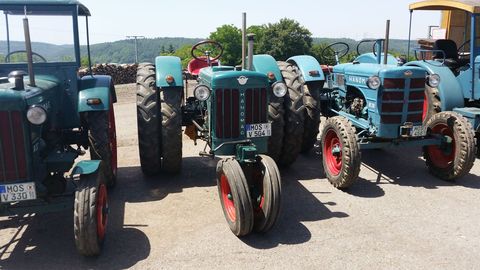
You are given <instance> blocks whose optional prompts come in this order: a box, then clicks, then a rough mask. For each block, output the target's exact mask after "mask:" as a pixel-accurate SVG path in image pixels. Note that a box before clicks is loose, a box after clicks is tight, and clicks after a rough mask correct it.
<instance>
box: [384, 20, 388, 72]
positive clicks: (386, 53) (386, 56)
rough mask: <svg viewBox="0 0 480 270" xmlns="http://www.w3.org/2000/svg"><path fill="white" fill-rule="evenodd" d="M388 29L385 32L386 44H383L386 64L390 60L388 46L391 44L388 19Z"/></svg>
mask: <svg viewBox="0 0 480 270" xmlns="http://www.w3.org/2000/svg"><path fill="white" fill-rule="evenodd" d="M386 28H387V30H386V33H385V45H384V46H383V50H384V51H383V64H384V65H386V64H387V62H388V46H389V45H390V44H389V43H390V20H387V27H386Z"/></svg>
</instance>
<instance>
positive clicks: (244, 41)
mask: <svg viewBox="0 0 480 270" xmlns="http://www.w3.org/2000/svg"><path fill="white" fill-rule="evenodd" d="M246 46H247V13H245V12H243V13H242V70H243V69H245V58H246V55H245V51H246V50H245V49H246V48H245V47H246Z"/></svg>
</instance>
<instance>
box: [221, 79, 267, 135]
mask: <svg viewBox="0 0 480 270" xmlns="http://www.w3.org/2000/svg"><path fill="white" fill-rule="evenodd" d="M242 92H243V95H242ZM215 98H216V100H215V103H216V104H215V105H216V110H217V114H216V115H215V118H216V120H215V127H216V129H215V130H216V133H215V135H216V137H217V138H220V139H230V138H238V137H240V131H241V129H242V128H243V126H241V125H240V118H243V117H244V118H245V123H246V124H257V123H266V122H267V90H266V88H249V89H246V90H239V89H216V90H215ZM243 99H244V100H243ZM242 100H243V104H245V112H244V115H243V113H242V112H241V111H242V109H241V106H240V105H241V103H242Z"/></svg>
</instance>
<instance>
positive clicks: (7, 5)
mask: <svg viewBox="0 0 480 270" xmlns="http://www.w3.org/2000/svg"><path fill="white" fill-rule="evenodd" d="M24 7H26V8H27V14H28V15H71V14H72V11H73V10H74V9H76V10H77V11H78V15H79V16H90V11H89V10H88V8H87V7H86V6H84V5H83V4H82V3H80V2H79V1H77V0H2V1H1V2H0V10H3V11H4V12H5V13H6V14H16V15H19V14H20V15H21V14H24Z"/></svg>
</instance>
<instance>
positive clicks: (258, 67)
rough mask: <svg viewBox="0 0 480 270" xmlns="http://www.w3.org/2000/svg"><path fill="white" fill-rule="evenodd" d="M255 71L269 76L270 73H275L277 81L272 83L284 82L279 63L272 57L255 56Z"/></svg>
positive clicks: (266, 55)
mask: <svg viewBox="0 0 480 270" xmlns="http://www.w3.org/2000/svg"><path fill="white" fill-rule="evenodd" d="M253 69H254V70H255V71H258V72H260V73H263V74H265V75H267V76H268V73H270V72H273V74H274V75H275V80H270V82H277V81H283V77H282V72H281V71H280V69H279V68H278V64H277V61H275V58H273V57H272V56H271V55H268V54H260V55H254V56H253Z"/></svg>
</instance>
